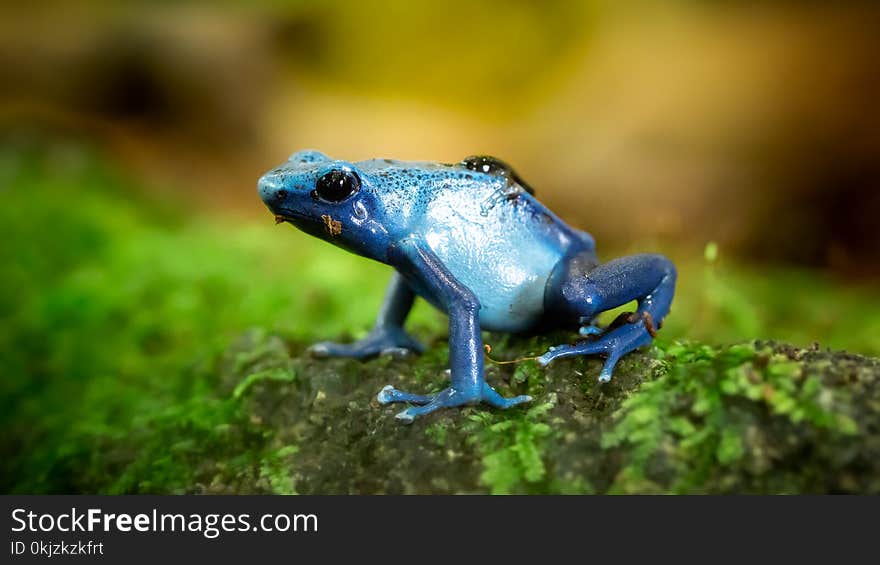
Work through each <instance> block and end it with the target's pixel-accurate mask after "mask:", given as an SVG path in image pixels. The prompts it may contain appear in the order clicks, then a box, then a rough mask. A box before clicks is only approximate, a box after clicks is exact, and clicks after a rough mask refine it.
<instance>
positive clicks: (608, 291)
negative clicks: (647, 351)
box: [538, 254, 676, 382]
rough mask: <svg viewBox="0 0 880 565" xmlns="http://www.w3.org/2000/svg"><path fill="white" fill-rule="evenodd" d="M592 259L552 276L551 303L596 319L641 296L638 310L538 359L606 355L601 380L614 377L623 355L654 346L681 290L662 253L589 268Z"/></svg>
mask: <svg viewBox="0 0 880 565" xmlns="http://www.w3.org/2000/svg"><path fill="white" fill-rule="evenodd" d="M588 264H589V262H583V261H580V262H579V261H577V260H569V261H568V262H567V263H566V264H564V265H561V266H560V267H559V268H558V269H557V270H556V271H555V272H554V273H553V276H551V279H550V286H549V288H548V295H547V296H548V299H549V300H548V302H549V306H550V307H551V308H553V309H555V310H557V311H563V312H566V313H568V314H573V315H576V316H580V318H581V321H582V322H583V321H584V320H592V319H593V318H594V317H595V316H596V315H598V314H599V313H600V312H604V311H605V310H610V309H612V308H616V307H618V306H622V305H623V304H626V303H627V302H630V301H632V300H637V301H638V308H637V309H636V311H635V312H630V313H626V314H623V315H621V316H619V317H618V318H617V320H615V321H614V323H612V324H611V325H610V326H608V328H606V329H605V330H604V331H601V332H599V331H597V330H596V329H594V328H595V326H586V327H587V328H589V329H587V330H586V331H585V330H584V328H582V330H581V333H582V334H584V335H595V334H598V337H596V338H595V339H593V340H591V341H583V342H580V343H577V344H574V345H561V346H558V347H553V348H551V350H550V351H548V352H547V353H545V354H544V355H542V356H541V357H539V358H538V362H539V363H540V364H542V365H547V364H548V363H550V362H551V361H553V360H555V359H559V358H561V357H569V356H572V355H596V354H600V355H605V356H606V360H605V366H604V367H603V368H602V372H601V373H600V374H599V380H600V381H601V382H607V381H609V380H610V379H611V374H612V372H613V370H614V365H615V364H616V363H617V361H618V360H620V358H621V357H622V356H623V355H626V354H627V353H629V352H630V351H633V350H634V349H637V348H639V347H641V346H643V345H648V344H649V343H651V340H652V339H653V338H654V336H655V335H656V332H657V329H659V327H660V324H661V323H662V322H663V318H665V317H666V315H667V314H669V306H670V304H671V303H672V296H673V294H674V292H675V279H676V271H675V266H674V265H673V264H672V262H671V261H670V260H669V259H667V258H666V257H663V256H662V255H653V254H645V255H633V256H631V257H622V258H620V259H615V260H613V261H609V262H608V263H605V264H604V265H599V266H597V267H595V268H589V270H586V269H585V268H584V267H583V265H588Z"/></svg>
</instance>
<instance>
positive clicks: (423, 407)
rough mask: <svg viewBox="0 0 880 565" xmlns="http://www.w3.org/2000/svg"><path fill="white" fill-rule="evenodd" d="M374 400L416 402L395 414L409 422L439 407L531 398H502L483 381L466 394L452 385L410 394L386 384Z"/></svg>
mask: <svg viewBox="0 0 880 565" xmlns="http://www.w3.org/2000/svg"><path fill="white" fill-rule="evenodd" d="M376 400H378V401H379V404H383V405H384V404H391V403H392V402H409V403H412V404H417V405H418V406H411V407H409V408H407V409H406V410H404V411H402V412H399V413H398V414H397V415H396V416H395V418H397V419H398V420H400V421H401V422H403V423H405V424H411V423H412V422H413V420H415V419H416V418H417V417H419V416H422V415H424V414H430V413H431V412H433V411H435V410H437V409H439V408H451V407H453V406H465V405H468V404H479V403H480V402H485V403H486V404H489V405H490V406H494V407H495V408H502V409H506V408H510V407H511V406H516V405H517V404H522V403H523V402H529V401H530V400H532V397H531V396H527V395H523V396H515V397H513V398H504V397H503V396H501V395H500V394H498V392H497V391H496V390H495V389H493V388H492V387H491V386H489V385H488V384H487V383H485V382H484V383H483V384H482V387H481V389H480V391H479V392H478V393H477V394H468V393H465V392H462V391H458V390H455V389H454V388H452V387H449V388H446V389H444V390H442V391H440V392H438V393H437V394H428V395H424V394H411V393H408V392H403V391H400V390H397V389H396V388H394V387H392V386H391V385H388V386H386V387H385V388H383V389H382V390H380V391H379V394H378V395H376Z"/></svg>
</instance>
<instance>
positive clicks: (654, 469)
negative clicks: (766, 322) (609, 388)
mask: <svg viewBox="0 0 880 565" xmlns="http://www.w3.org/2000/svg"><path fill="white" fill-rule="evenodd" d="M791 355H793V353H792V352H791V351H789V352H787V354H786V353H779V352H775V351H774V350H773V349H772V348H771V347H770V346H769V345H766V344H764V345H761V344H759V343H751V344H745V345H738V346H733V347H728V348H711V347H708V346H705V345H701V344H693V343H684V342H677V343H674V344H671V345H669V346H667V347H666V348H665V350H661V351H660V356H661V358H662V359H663V361H664V364H665V365H666V368H665V374H664V376H663V377H662V378H660V379H658V380H655V381H653V382H649V383H646V384H645V385H643V386H642V388H641V389H640V390H639V392H638V394H635V395H633V396H631V397H630V398H628V399H627V400H625V401H624V403H623V405H622V407H621V409H620V410H619V411H618V412H617V414H616V415H615V418H614V424H613V426H612V427H611V429H610V430H609V431H608V432H607V433H606V434H605V435H604V437H603V439H602V447H603V448H605V449H610V448H622V449H621V450H620V451H621V453H622V456H623V458H624V464H623V466H622V468H621V470H620V472H619V474H618V476H617V478H616V480H615V481H614V483H613V485H612V491H615V492H633V491H641V490H644V489H645V488H646V485H653V486H652V487H651V490H656V489H663V490H669V491H672V492H702V491H704V490H705V489H706V486H707V485H713V487H712V488H717V487H723V488H731V487H733V486H734V485H736V486H738V487H740V488H743V489H749V488H751V486H752V485H751V484H749V482H748V481H747V480H746V479H747V477H748V476H749V469H752V468H756V467H757V468H761V467H766V466H769V465H771V464H772V462H771V461H769V460H767V458H768V457H772V451H773V450H775V449H778V446H775V445H773V444H772V442H774V441H789V440H790V439H791V438H786V437H780V438H775V439H772V440H771V439H770V438H767V437H766V436H765V435H764V433H765V432H766V431H767V430H771V429H774V428H777V429H781V430H786V429H787V430H789V431H790V433H791V434H793V436H792V437H794V436H797V435H801V436H802V435H804V434H809V435H811V436H812V435H814V436H816V437H820V438H822V440H823V441H825V442H827V444H828V445H833V444H837V443H840V442H841V441H844V442H845V441H846V439H845V438H846V437H847V436H855V435H857V434H858V426H857V425H856V423H855V421H854V420H853V418H852V415H851V414H850V413H849V412H850V411H851V410H852V408H851V405H852V399H851V397H850V392H849V391H848V390H846V389H845V388H843V389H838V388H832V387H829V386H827V383H826V384H823V379H822V374H821V373H820V372H818V371H817V370H816V368H815V367H814V366H812V365H804V364H803V363H802V362H799V361H797V360H795V359H792V358H791ZM797 355H803V353H801V352H798V353H797ZM661 470H662V471H661ZM664 474H668V475H670V476H671V477H673V478H671V479H666V480H659V479H660V477H662V476H663V475H664ZM652 475H653V476H654V477H657V478H653V477H652ZM805 484H806V483H804V484H802V485H797V486H795V489H796V490H800V489H802V488H805Z"/></svg>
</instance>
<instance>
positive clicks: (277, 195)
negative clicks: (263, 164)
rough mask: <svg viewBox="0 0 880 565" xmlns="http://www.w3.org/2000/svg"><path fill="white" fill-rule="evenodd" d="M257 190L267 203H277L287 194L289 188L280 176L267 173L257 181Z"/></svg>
mask: <svg viewBox="0 0 880 565" xmlns="http://www.w3.org/2000/svg"><path fill="white" fill-rule="evenodd" d="M257 191H258V192H259V193H260V198H261V199H262V200H263V202H265V203H266V204H276V203H278V202H280V201H282V200H283V199H284V198H285V197H286V196H287V189H286V188H284V186H283V184H282V183H281V181H280V179H279V178H278V176H277V175H274V174H272V173H267V174H265V175H263V176H262V177H261V178H260V180H259V182H258V183H257Z"/></svg>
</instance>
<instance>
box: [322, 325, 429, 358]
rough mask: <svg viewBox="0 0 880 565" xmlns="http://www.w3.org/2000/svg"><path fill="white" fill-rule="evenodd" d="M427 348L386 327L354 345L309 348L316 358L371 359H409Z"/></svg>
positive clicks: (403, 333)
mask: <svg viewBox="0 0 880 565" xmlns="http://www.w3.org/2000/svg"><path fill="white" fill-rule="evenodd" d="M424 350H425V346H423V345H422V344H421V343H419V342H418V341H416V340H415V339H414V338H413V337H412V336H410V335H409V334H408V333H406V332H405V331H404V330H403V329H401V328H394V327H385V328H377V329H373V331H371V332H370V333H369V334H368V335H367V337H365V338H364V339H361V340H359V341H356V342H354V343H335V342H332V341H322V342H320V343H316V344H314V345H312V346H311V347H309V349H308V351H309V353H310V354H312V355H313V356H315V357H351V358H354V359H369V358H371V357H376V356H377V355H390V356H392V357H398V358H399V357H407V356H409V355H412V354H418V353H422V352H423V351H424Z"/></svg>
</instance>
